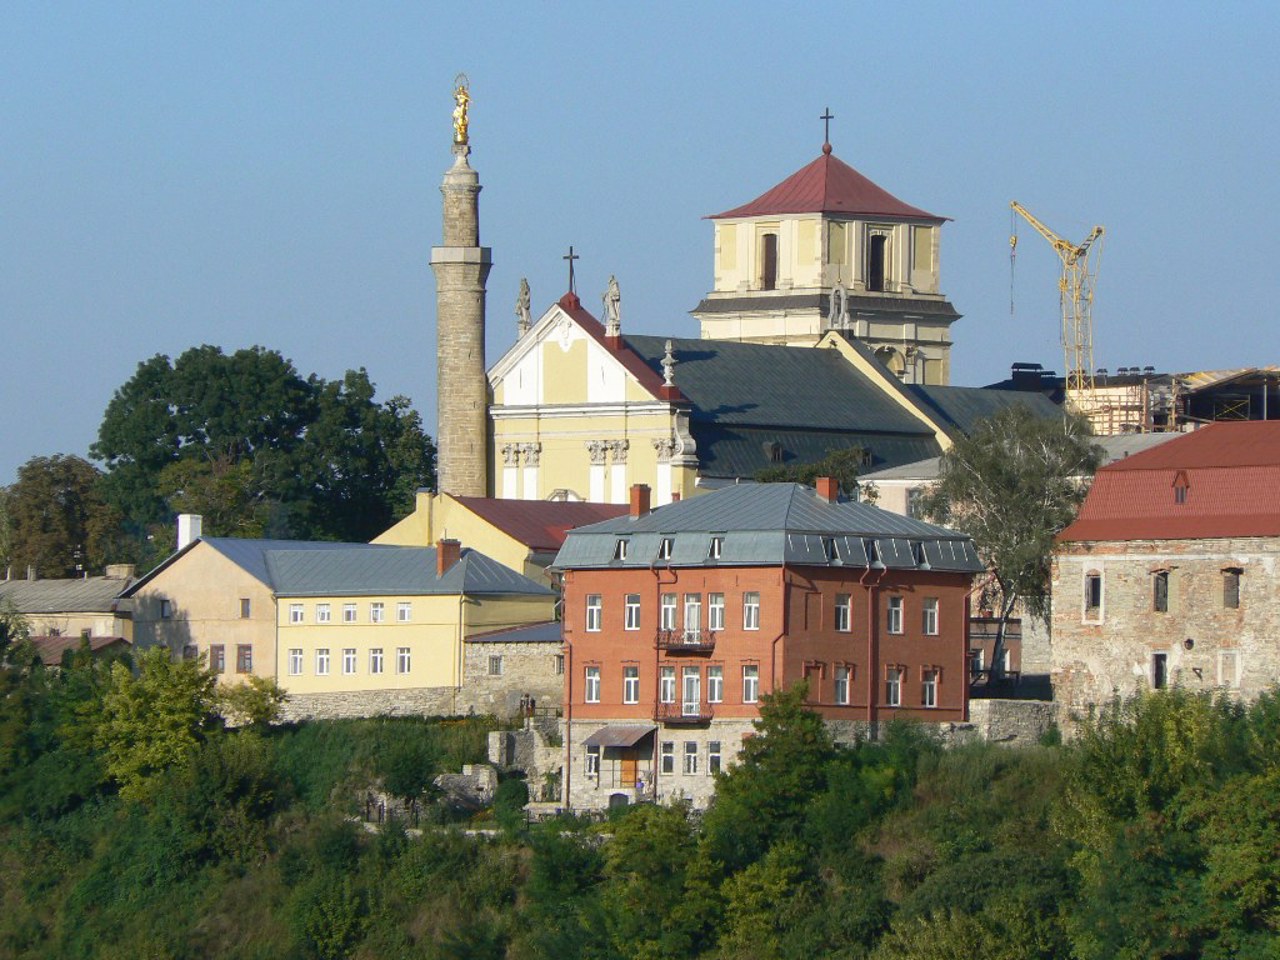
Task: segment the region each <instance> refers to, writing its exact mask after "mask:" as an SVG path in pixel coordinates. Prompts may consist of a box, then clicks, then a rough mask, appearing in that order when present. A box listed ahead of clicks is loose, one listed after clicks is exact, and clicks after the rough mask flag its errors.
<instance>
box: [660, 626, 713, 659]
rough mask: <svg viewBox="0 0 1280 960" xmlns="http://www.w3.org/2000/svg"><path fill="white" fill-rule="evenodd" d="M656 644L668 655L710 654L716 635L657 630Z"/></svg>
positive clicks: (703, 631)
mask: <svg viewBox="0 0 1280 960" xmlns="http://www.w3.org/2000/svg"><path fill="white" fill-rule="evenodd" d="M656 642H657V644H658V649H659V650H665V651H667V652H668V653H711V652H712V651H713V650H715V648H716V635H715V634H714V633H712V632H711V631H710V630H659V631H658V636H657V640H656Z"/></svg>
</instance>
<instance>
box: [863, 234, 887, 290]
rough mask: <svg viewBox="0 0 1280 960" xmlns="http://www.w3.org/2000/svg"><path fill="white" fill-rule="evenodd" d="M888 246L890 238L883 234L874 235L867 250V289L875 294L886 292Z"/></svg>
mask: <svg viewBox="0 0 1280 960" xmlns="http://www.w3.org/2000/svg"><path fill="white" fill-rule="evenodd" d="M888 244H889V238H888V237H886V236H885V235H884V234H882V233H874V234H872V235H871V243H870V244H869V245H868V248H867V289H868V290H871V291H873V292H875V293H881V292H883V291H884V281H885V272H886V270H885V267H886V259H885V258H886V254H887V253H888V250H887V247H888Z"/></svg>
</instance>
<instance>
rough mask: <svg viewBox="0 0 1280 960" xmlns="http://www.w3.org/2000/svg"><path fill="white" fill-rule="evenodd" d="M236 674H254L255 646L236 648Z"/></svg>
mask: <svg viewBox="0 0 1280 960" xmlns="http://www.w3.org/2000/svg"><path fill="white" fill-rule="evenodd" d="M236 673H253V644H251V643H241V644H239V645H237V646H236Z"/></svg>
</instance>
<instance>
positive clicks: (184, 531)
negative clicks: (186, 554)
mask: <svg viewBox="0 0 1280 960" xmlns="http://www.w3.org/2000/svg"><path fill="white" fill-rule="evenodd" d="M203 531H204V517H202V516H201V515H200V514H198V513H180V514H178V549H179V550H181V549H183V548H184V547H187V546H190V545H191V544H192V543H194V542H195V541H197V540H199V539H200V537H201V536H202V535H203Z"/></svg>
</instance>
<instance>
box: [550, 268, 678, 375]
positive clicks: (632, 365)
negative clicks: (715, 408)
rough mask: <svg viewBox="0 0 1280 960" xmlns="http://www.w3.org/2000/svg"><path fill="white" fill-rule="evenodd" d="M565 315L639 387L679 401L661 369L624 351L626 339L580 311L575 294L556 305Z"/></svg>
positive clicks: (625, 349)
mask: <svg viewBox="0 0 1280 960" xmlns="http://www.w3.org/2000/svg"><path fill="white" fill-rule="evenodd" d="M557 306H559V307H560V309H561V310H563V311H564V312H565V313H567V314H568V315H569V316H570V317H572V318H573V319H574V321H575V322H577V324H578V326H580V327H581V328H582V329H583V331H584V332H585V333H586V334H587V335H588V336H589V337H591V339H592V340H594V341H596V343H597V344H599V345H600V347H601V348H603V349H604V350H605V351H607V352H608V353H609V354H611V355H612V356H613V357H614V358H615V359H616V360H617V361H618V362H619V363H620V364H622V366H623V368H624V369H625V370H626V371H627V373H629V374H631V375H632V376H633V377H635V378H636V380H638V381H639V382H640V386H642V387H644V388H645V389H646V390H648V391H649V392H650V393H652V394H653V395H654V396H655V397H663V398H664V399H668V400H679V399H682V398H681V396H680V394H681V391H680V390H678V389H677V390H671V389H670V388H668V387H666V386H665V381H664V379H663V376H662V373H661V369H662V368H661V367H658V368H656V369H655V368H654V367H652V366H650V365H648V364H645V363H644V362H643V361H642V360H641V358H639V357H637V356H636V355H635V354H634V353H632V352H631V350H629V349H628V348H627V345H626V342H625V339H622V338H619V339H615V338H612V337H610V336H609V335H608V334H607V333H606V332H605V327H604V324H602V323H601V322H600V321H599V320H597V319H596V318H595V317H593V316H592V315H591V314H590V312H588V311H587V310H585V309H583V306H582V301H580V300H579V299H578V297H577V294H573V293H566V294H565V295H564V296H563V297H561V298H560V300H559V301H558V303H557Z"/></svg>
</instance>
